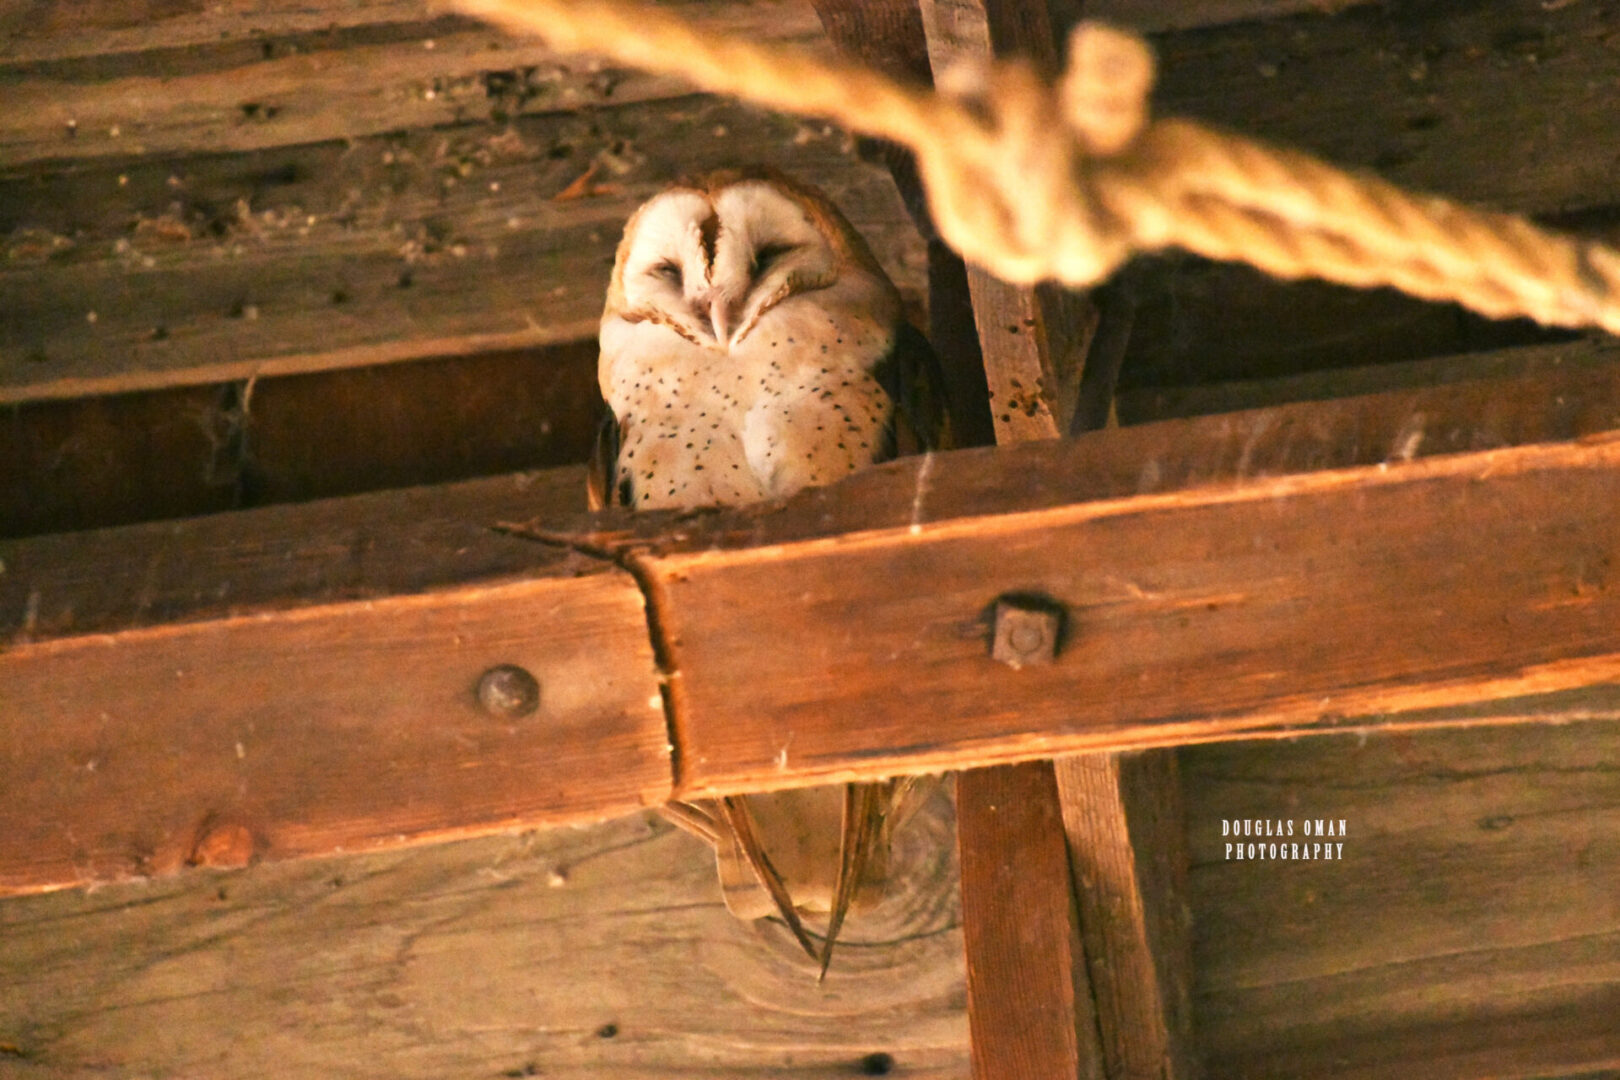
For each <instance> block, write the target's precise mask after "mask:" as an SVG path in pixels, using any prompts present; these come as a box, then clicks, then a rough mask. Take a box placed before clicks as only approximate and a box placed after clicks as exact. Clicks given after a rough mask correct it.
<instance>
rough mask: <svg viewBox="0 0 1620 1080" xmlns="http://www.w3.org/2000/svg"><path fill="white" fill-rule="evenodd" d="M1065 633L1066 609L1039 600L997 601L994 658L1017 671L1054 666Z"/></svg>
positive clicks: (991, 654)
mask: <svg viewBox="0 0 1620 1080" xmlns="http://www.w3.org/2000/svg"><path fill="white" fill-rule="evenodd" d="M1062 630H1063V609H1062V608H1061V607H1060V606H1058V605H1057V604H1055V603H1053V602H1051V601H1049V600H1042V599H1039V598H1035V597H1027V596H1004V597H1002V598H1001V599H999V600H997V601H996V613H995V638H994V640H993V643H992V644H991V647H990V656H991V658H992V659H996V660H1000V661H1001V662H1002V663H1003V664H1006V665H1007V666H1008V667H1010V668H1012V669H1013V670H1015V671H1016V670H1018V669H1019V668H1022V667H1029V666H1032V665H1035V664H1050V663H1051V662H1052V661H1053V659H1055V658H1056V657H1057V648H1058V635H1059V634H1060V633H1061V632H1062Z"/></svg>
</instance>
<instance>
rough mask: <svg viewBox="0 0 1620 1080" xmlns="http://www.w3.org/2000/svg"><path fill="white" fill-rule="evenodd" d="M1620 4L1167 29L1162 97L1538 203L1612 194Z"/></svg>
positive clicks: (1346, 14) (1554, 206) (1618, 138)
mask: <svg viewBox="0 0 1620 1080" xmlns="http://www.w3.org/2000/svg"><path fill="white" fill-rule="evenodd" d="M1617 30H1620V12H1616V11H1614V10H1613V9H1610V8H1607V7H1604V6H1602V5H1595V4H1550V5H1538V6H1536V7H1534V8H1530V7H1526V6H1525V5H1523V4H1520V3H1516V2H1514V0H1483V2H1479V3H1468V4H1442V5H1434V4H1397V5H1366V6H1358V7H1356V8H1354V9H1352V10H1349V11H1341V12H1338V13H1336V14H1326V13H1316V12H1313V13H1307V14H1299V15H1294V16H1292V17H1290V18H1283V19H1265V20H1258V21H1254V22H1244V23H1236V24H1233V25H1229V26H1222V27H1216V28H1211V29H1208V30H1197V31H1191V32H1188V33H1173V34H1164V35H1159V36H1157V37H1155V38H1154V42H1153V44H1154V48H1155V50H1156V51H1157V53H1158V59H1159V82H1158V86H1157V88H1156V90H1155V92H1154V102H1153V104H1154V109H1155V111H1156V112H1160V113H1164V114H1167V115H1168V114H1172V113H1173V114H1179V115H1187V116H1193V117H1197V118H1199V119H1203V120H1207V121H1210V122H1212V123H1216V124H1220V125H1222V126H1225V127H1229V128H1233V129H1235V130H1239V131H1242V132H1244V133H1245V134H1248V135H1253V136H1257V137H1260V138H1265V139H1269V140H1272V141H1275V142H1281V143H1287V144H1292V145H1296V146H1299V147H1300V148H1302V149H1306V150H1309V151H1312V152H1313V153H1318V154H1321V155H1323V156H1325V157H1326V158H1328V160H1330V161H1333V162H1336V163H1338V164H1341V165H1346V166H1361V167H1366V168H1372V169H1376V170H1377V171H1378V172H1379V173H1380V174H1381V175H1383V176H1384V177H1385V178H1387V179H1389V180H1391V181H1393V182H1395V183H1397V184H1402V185H1406V186H1410V187H1414V188H1417V189H1419V190H1427V191H1433V192H1436V193H1439V194H1443V195H1448V196H1451V197H1453V198H1458V199H1463V200H1467V201H1470V202H1478V203H1483V204H1485V205H1487V206H1492V207H1500V208H1506V209H1511V210H1516V211H1520V212H1528V213H1553V212H1567V211H1571V210H1578V209H1583V208H1587V207H1598V206H1612V205H1613V203H1614V185H1613V178H1612V169H1611V167H1610V163H1611V162H1613V161H1614V160H1615V158H1616V156H1617V155H1620V125H1616V124H1615V123H1614V114H1613V109H1612V107H1611V105H1612V98H1611V95H1610V94H1609V92H1608V88H1609V87H1611V86H1613V85H1614V82H1615V80H1616V79H1617V78H1620V55H1617V54H1616V51H1615V50H1614V49H1613V48H1612V47H1611V45H1610V44H1609V42H1610V40H1611V39H1612V37H1613V35H1614V34H1615V32H1616V31H1617Z"/></svg>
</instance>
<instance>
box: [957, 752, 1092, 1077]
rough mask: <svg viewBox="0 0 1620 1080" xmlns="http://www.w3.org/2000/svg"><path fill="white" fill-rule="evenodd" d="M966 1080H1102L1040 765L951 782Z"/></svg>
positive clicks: (1048, 784) (1082, 960) (1053, 805)
mask: <svg viewBox="0 0 1620 1080" xmlns="http://www.w3.org/2000/svg"><path fill="white" fill-rule="evenodd" d="M956 802H957V847H958V850H959V853H960V854H959V858H960V860H961V868H962V870H961V872H962V938H963V947H964V949H965V950H966V953H967V990H968V1029H969V1032H970V1039H969V1045H970V1046H971V1049H972V1060H973V1075H974V1076H976V1077H986V1078H989V1077H999V1076H1017V1077H1026V1078H1028V1080H1074V1078H1076V1077H1079V1078H1081V1080H1103V1077H1104V1073H1103V1071H1102V1062H1103V1058H1102V1049H1101V1047H1100V1046H1099V1045H1098V1038H1097V1017H1096V1014H1095V1012H1094V1011H1093V1006H1092V991H1091V987H1090V985H1089V984H1088V981H1087V978H1086V955H1085V950H1084V948H1083V946H1082V945H1081V941H1080V926H1079V923H1078V922H1077V920H1076V914H1075V907H1074V903H1073V901H1072V899H1071V896H1070V892H1069V852H1068V848H1067V846H1066V845H1065V843H1064V836H1063V820H1062V818H1061V817H1060V816H1059V814H1058V794H1057V782H1056V780H1055V779H1054V778H1053V774H1052V763H1051V762H1049V761H1028V762H1025V763H1023V764H1022V765H1006V766H1002V767H1000V768H994V769H969V770H967V771H966V772H963V773H961V774H959V775H958V776H957V778H956Z"/></svg>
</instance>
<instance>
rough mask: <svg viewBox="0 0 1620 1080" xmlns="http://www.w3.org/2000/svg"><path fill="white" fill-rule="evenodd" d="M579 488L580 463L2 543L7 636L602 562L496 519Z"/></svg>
mask: <svg viewBox="0 0 1620 1080" xmlns="http://www.w3.org/2000/svg"><path fill="white" fill-rule="evenodd" d="M584 490H585V470H584V469H583V468H567V469H551V470H547V471H544V472H539V473H519V474H516V475H511V476H501V477H494V478H491V479H487V480H473V481H468V482H466V483H460V484H445V485H442V486H437V487H422V488H412V489H408V490H404V491H389V492H379V493H375V494H371V495H359V496H354V497H352V498H347V499H330V500H325V501H322V502H315V503H308V504H304V505H298V506H273V507H264V508H261V509H257V510H243V511H239V512H237V513H231V514H215V515H211V516H208V517H201V518H195V519H191V520H186V521H174V522H164V523H156V524H147V525H137V526H130V527H126V528H120V529H102V530H93V531H88V532H82V533H65V534H60V535H55V536H45V537H35V538H31V539H28V540H11V541H5V542H0V561H3V564H4V568H5V572H4V573H0V647H5V646H10V645H20V644H27V643H29V642H35V641H47V640H51V639H55V638H64V637H72V636H75V635H98V634H113V633H118V632H120V631H125V630H132V629H138V628H141V627H155V626H161V625H164V624H169V623H182V622H197V621H200V620H205V619H221V618H232V617H240V616H246V615H252V614H255V613H260V612H263V611H267V610H269V611H274V610H280V609H285V608H289V607H302V606H313V605H335V604H341V603H342V602H344V601H348V600H375V599H384V598H387V597H390V596H414V595H418V594H422V593H427V592H431V591H433V590H438V589H448V588H452V587H454V586H457V585H461V584H465V583H468V582H476V581H484V580H491V579H503V578H514V577H517V576H520V575H523V574H533V573H547V572H551V571H560V570H566V571H567V572H569V573H583V572H586V571H591V570H595V569H598V568H599V566H598V563H599V561H598V560H594V559H586V558H583V557H577V556H576V557H572V558H559V553H557V552H555V551H547V550H545V549H543V548H537V547H536V546H535V545H533V544H528V543H524V542H522V541H518V540H514V539H512V538H511V537H507V536H502V535H500V534H498V533H495V532H492V531H491V530H490V529H489V527H488V524H489V523H490V522H493V521H496V520H498V519H500V518H501V517H503V516H507V515H510V514H514V513H519V514H522V513H529V514H538V515H541V516H549V515H556V516H565V515H567V514H568V513H569V512H571V511H573V510H576V509H579V508H580V507H582V506H583V504H584V501H585V500H584V495H583V494H582V493H583V492H584Z"/></svg>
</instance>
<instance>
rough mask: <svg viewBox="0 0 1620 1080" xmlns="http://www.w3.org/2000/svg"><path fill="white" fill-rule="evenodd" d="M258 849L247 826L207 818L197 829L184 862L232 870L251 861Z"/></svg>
mask: <svg viewBox="0 0 1620 1080" xmlns="http://www.w3.org/2000/svg"><path fill="white" fill-rule="evenodd" d="M257 847H258V844H257V842H256V841H255V840H254V837H253V832H252V830H250V829H249V828H248V827H247V826H246V825H240V824H235V823H230V822H217V821H215V820H213V818H212V816H210V817H209V818H206V819H204V821H203V825H202V828H201V829H199V830H198V835H197V839H196V842H195V843H193V844H192V847H191V855H190V857H189V858H187V859H186V862H187V863H189V864H190V865H192V866H211V867H213V868H215V869H216V870H234V869H237V868H239V867H243V866H246V865H248V863H250V862H252V861H253V855H254V851H255V850H256V849H257Z"/></svg>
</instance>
